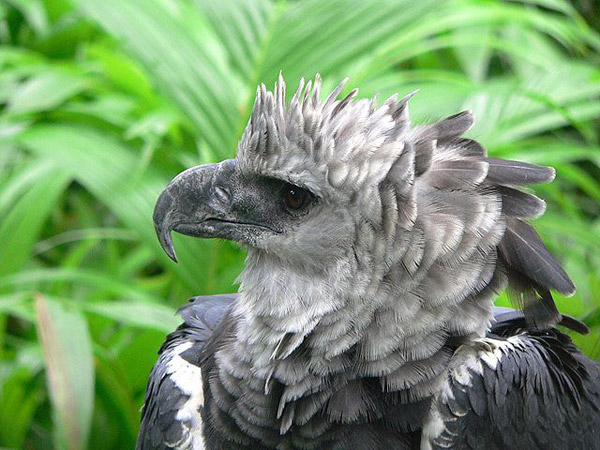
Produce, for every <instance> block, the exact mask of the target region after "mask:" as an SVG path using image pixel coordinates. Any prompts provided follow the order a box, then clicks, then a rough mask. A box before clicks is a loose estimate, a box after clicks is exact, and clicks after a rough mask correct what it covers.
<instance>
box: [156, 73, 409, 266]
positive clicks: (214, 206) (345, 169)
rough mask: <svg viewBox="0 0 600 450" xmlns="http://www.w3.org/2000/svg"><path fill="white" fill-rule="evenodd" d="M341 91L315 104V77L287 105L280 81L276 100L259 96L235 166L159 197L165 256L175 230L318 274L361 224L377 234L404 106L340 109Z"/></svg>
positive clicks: (182, 182) (181, 183)
mask: <svg viewBox="0 0 600 450" xmlns="http://www.w3.org/2000/svg"><path fill="white" fill-rule="evenodd" d="M345 83H346V80H344V81H343V82H342V83H340V84H339V85H338V86H337V87H336V89H335V90H334V91H333V92H332V93H331V94H330V95H329V96H328V97H327V98H326V99H325V100H324V101H323V100H321V98H320V89H321V80H320V77H318V76H317V77H316V79H315V82H314V85H312V82H311V81H309V82H308V83H307V85H305V84H304V81H303V80H302V81H301V82H300V86H299V88H298V90H297V91H296V93H295V95H294V96H293V98H292V100H291V102H290V103H289V105H286V102H285V95H286V94H285V92H286V89H285V82H284V81H283V78H282V77H281V76H280V78H279V81H278V82H277V84H276V86H275V90H274V92H269V91H267V89H266V88H265V86H264V85H262V86H260V87H259V88H258V90H257V96H256V102H255V105H254V109H253V111H252V115H251V118H250V120H249V122H248V125H247V127H246V130H245V132H244V135H243V137H242V139H241V140H240V143H239V145H238V153H237V158H236V159H233V160H227V161H224V162H222V163H220V164H211V165H205V166H199V167H195V168H192V169H189V170H187V171H185V172H183V173H182V174H180V175H179V176H178V177H176V178H175V179H174V180H173V182H172V183H171V184H170V186H169V187H168V188H167V189H166V190H165V192H164V193H163V194H162V196H161V199H160V200H159V202H158V204H157V207H156V212H155V222H156V227H157V231H158V234H159V236H160V238H161V243H162V244H163V246H164V247H165V249H166V250H167V253H168V254H169V255H170V256H171V257H174V252H173V248H172V243H171V238H170V236H169V232H170V230H171V229H173V230H175V231H177V232H180V233H183V234H188V235H192V236H202V237H218V238H225V239H232V240H235V241H238V242H240V243H243V244H245V245H247V246H250V247H252V248H255V249H259V250H261V251H264V252H267V253H269V254H272V255H274V256H278V257H280V258H281V260H282V261H288V262H290V263H292V264H291V265H292V266H293V267H292V269H297V270H302V269H307V270H315V269H316V270H323V269H324V268H325V267H324V266H325V265H327V264H328V262H330V261H331V260H332V259H338V258H340V257H342V256H344V255H350V254H351V250H352V248H353V246H354V244H355V239H356V233H357V226H358V225H359V224H361V223H363V222H365V221H367V222H369V223H370V224H371V225H372V226H373V227H375V228H378V229H380V228H381V227H382V220H383V217H382V216H383V213H382V208H381V200H380V195H379V189H380V184H381V182H382V180H383V179H384V178H385V177H386V176H388V175H389V172H390V168H391V167H392V164H393V163H394V162H395V161H397V160H398V157H399V156H400V154H401V153H402V152H403V149H404V147H405V141H404V139H403V134H404V132H405V131H406V130H407V129H408V127H409V124H408V114H407V104H406V103H407V100H408V97H406V98H405V99H403V100H402V101H397V100H396V99H395V97H392V98H390V99H389V100H388V101H386V102H385V103H384V104H383V105H382V106H377V104H376V102H375V100H374V99H372V100H358V101H353V99H354V97H355V95H356V93H357V90H353V91H352V92H351V93H350V94H349V95H347V96H346V97H345V98H343V99H342V100H338V99H337V97H338V95H339V93H340V91H341V90H342V88H343V86H344V84H345ZM407 163H410V161H407ZM407 172H409V170H408V168H407ZM402 175H407V174H404V173H403V174H402ZM408 181H409V182H411V181H410V180H408ZM382 232H383V230H382Z"/></svg>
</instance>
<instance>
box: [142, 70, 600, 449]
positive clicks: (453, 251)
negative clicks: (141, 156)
mask: <svg viewBox="0 0 600 450" xmlns="http://www.w3.org/2000/svg"><path fill="white" fill-rule="evenodd" d="M344 83H345V82H342V83H340V85H338V86H337V87H336V88H335V89H334V90H333V92H331V94H329V95H328V96H327V97H326V98H325V99H324V100H323V99H322V97H321V92H320V90H321V80H320V79H319V77H316V78H315V81H314V83H312V82H311V81H309V82H308V83H306V85H305V84H304V81H301V82H300V86H299V88H298V90H297V91H296V93H295V94H294V95H293V97H292V99H291V101H290V102H289V104H288V103H286V100H285V97H286V88H285V83H284V81H283V79H282V77H281V76H280V78H279V81H278V82H277V84H276V85H275V89H274V91H273V92H270V91H268V90H267V89H266V88H265V86H264V85H262V86H260V87H259V88H258V91H257V96H256V101H255V104H254V109H253V111H252V114H251V117H250V120H249V122H248V125H247V127H246V129H245V132H244V134H243V137H242V138H241V140H240V142H239V145H238V150H237V157H236V158H235V159H231V160H226V161H223V162H221V163H219V164H208V165H202V166H198V167H194V168H191V169H189V170H186V171H184V172H183V173H181V174H179V175H178V176H177V177H175V179H174V180H173V181H172V182H171V183H170V184H169V185H168V186H167V188H166V189H165V190H164V191H163V193H162V194H161V196H160V198H159V199H158V202H157V204H156V208H155V213H154V222H155V227H156V231H157V234H158V237H159V240H160V243H161V245H162V247H163V248H164V250H165V251H166V253H167V254H168V255H169V256H170V257H171V258H172V259H173V260H176V257H175V252H174V248H173V243H172V238H171V231H176V232H178V233H182V234H186V235H190V236H197V237H204V238H222V239H230V240H233V241H236V242H238V243H241V244H242V245H244V246H245V247H247V249H248V255H247V260H246V266H245V269H244V271H243V273H242V274H241V275H240V289H239V294H235V295H224V296H213V297H195V298H193V299H192V300H191V301H190V303H189V304H188V305H186V306H184V307H183V308H182V309H181V310H180V314H181V316H182V317H183V319H184V323H183V325H181V326H180V327H179V328H178V329H177V330H176V331H174V332H173V333H171V334H170V335H169V336H168V337H167V340H166V342H165V343H164V345H163V346H162V348H161V350H160V357H159V360H158V362H157V363H156V365H155V367H154V369H153V371H152V373H151V376H150V380H149V383H148V389H147V394H146V401H145V405H144V408H143V418H142V427H141V431H140V435H139V438H138V443H137V448H138V449H171V448H174V449H194V450H199V449H210V450H220V449H254V450H261V449H279V450H284V449H290V450H291V449H298V450H300V449H302V450H305V449H340V450H341V449H357V450H376V449H377V450H384V449H385V450H387V449H397V450H400V449H415V448H421V449H442V448H444V449H445V448H452V449H519V450H521V449H569V450H573V449H599V448H600V416H599V410H600V366H599V365H598V364H597V363H595V362H593V361H591V360H589V359H587V358H586V357H584V356H583V355H582V354H581V353H580V352H579V351H578V350H577V349H576V348H575V346H574V345H573V344H572V343H571V341H570V339H569V338H568V337H567V336H566V335H565V334H563V333H562V332H560V331H558V330H557V329H556V328H555V327H554V326H555V325H556V324H558V323H562V324H563V325H566V326H567V327H570V328H572V329H574V330H576V331H580V332H585V331H586V328H585V325H583V324H581V323H580V322H578V321H576V320H574V319H572V318H569V317H567V316H563V315H561V314H560V313H559V312H558V311H557V309H556V307H555V305H554V301H553V299H552V296H551V293H550V290H555V291H558V292H561V293H563V294H566V295H569V294H572V293H573V292H574V289H575V287H574V285H573V283H572V282H571V280H570V279H569V277H568V275H567V274H566V273H565V271H564V270H563V269H562V268H561V267H560V265H559V264H558V263H557V262H556V260H555V259H554V258H553V257H552V256H551V255H550V253H549V251H548V250H547V249H546V247H545V246H544V244H543V243H542V241H541V240H540V238H539V237H538V235H537V234H536V232H535V231H534V229H533V228H532V227H531V226H530V225H529V224H528V223H527V221H526V220H527V219H530V218H535V217H538V216H540V215H541V214H543V212H544V209H545V204H544V202H543V201H542V200H540V199H539V198H537V197H536V196H534V195H532V194H530V193H528V192H525V191H523V190H521V189H520V187H521V186H524V185H530V184H536V183H545V182H549V181H551V180H552V179H553V178H554V170H553V169H552V168H549V167H541V166H536V165H532V164H526V163H522V162H517V161H507V160H502V159H495V158H490V157H487V156H486V153H485V151H484V149H483V148H482V147H481V145H480V144H478V143H477V142H476V141H474V140H471V139H466V138H463V137H461V136H462V135H463V133H464V132H465V131H466V130H467V129H469V127H470V126H471V125H472V122H473V119H472V116H471V114H470V113H469V112H461V113H459V114H456V115H454V116H451V117H448V118H446V119H444V120H442V121H440V122H437V123H434V124H430V125H424V126H411V123H410V121H409V116H408V105H407V103H408V100H409V98H410V97H411V95H408V96H406V97H404V98H403V99H401V100H398V99H397V97H395V96H394V97H391V98H389V99H388V100H387V101H385V102H384V103H383V105H378V103H377V102H376V99H371V100H367V99H360V100H357V99H355V97H356V94H357V90H353V91H352V92H350V94H348V95H347V96H346V97H344V98H343V99H339V94H340V92H341V90H342V89H343V86H344ZM199 270H201V268H200V269H199ZM506 286H508V289H509V290H510V293H511V295H512V297H513V298H515V299H516V300H517V302H518V303H520V304H521V305H522V307H523V312H521V311H516V310H509V309H498V308H494V307H493V306H492V304H493V300H494V298H495V297H496V295H497V294H498V293H499V291H501V290H502V289H504V288H505V287H506Z"/></svg>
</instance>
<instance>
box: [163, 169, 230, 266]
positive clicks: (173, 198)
mask: <svg viewBox="0 0 600 450" xmlns="http://www.w3.org/2000/svg"><path fill="white" fill-rule="evenodd" d="M232 163H233V161H232V160H229V161H224V162H222V163H220V164H205V165H202V166H196V167H192V168H191V169H188V170H186V171H184V172H182V173H180V174H179V175H177V176H176V177H175V178H174V179H173V180H172V181H171V182H170V183H169V185H168V186H167V187H166V188H165V190H164V191H162V193H161V194H160V196H159V197H158V201H157V202H156V206H155V207H154V216H153V219H154V229H155V230H156V234H157V236H158V240H159V242H160V245H161V247H162V248H163V250H164V251H165V253H166V254H167V255H168V256H169V258H171V259H172V260H173V261H175V262H177V255H176V254H175V248H174V246H173V237H172V235H171V232H172V231H177V232H179V233H182V234H187V235H190V236H204V234H203V233H201V232H200V231H199V230H198V224H202V223H203V222H204V221H205V220H206V219H207V218H210V217H218V216H219V215H220V214H222V211H223V206H224V205H223V200H225V198H224V197H225V196H224V194H223V188H218V187H217V188H215V179H216V178H221V177H220V175H222V174H223V172H231V170H230V166H232V165H233V164H232ZM228 169H229V170H228ZM215 190H216V191H217V195H215ZM219 194H220V195H219ZM206 237H210V236H206Z"/></svg>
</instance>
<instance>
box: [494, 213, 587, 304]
mask: <svg viewBox="0 0 600 450" xmlns="http://www.w3.org/2000/svg"><path fill="white" fill-rule="evenodd" d="M499 249H500V252H501V255H502V257H503V259H504V260H505V261H506V263H507V264H508V266H509V267H510V268H512V269H514V270H516V271H518V272H519V273H521V274H523V275H525V276H527V277H528V278H531V279H532V280H534V281H535V282H536V283H537V284H539V285H540V286H542V287H543V288H551V289H554V290H556V291H558V292H560V293H561V294H564V295H573V294H574V293H575V285H574V284H573V282H572V281H571V279H570V278H569V276H568V275H567V273H566V272H565V271H564V269H563V268H562V267H561V266H560V264H559V263H558V262H557V261H556V260H555V259H554V257H553V256H552V254H551V253H550V251H548V249H547V248H546V246H545V245H544V243H543V242H542V240H541V239H540V237H539V236H538V234H537V233H536V231H535V230H534V229H533V227H532V226H531V225H529V224H528V223H525V222H523V221H522V220H519V219H516V218H512V217H509V218H507V219H506V232H505V234H504V238H503V239H502V242H501V243H500V245H499Z"/></svg>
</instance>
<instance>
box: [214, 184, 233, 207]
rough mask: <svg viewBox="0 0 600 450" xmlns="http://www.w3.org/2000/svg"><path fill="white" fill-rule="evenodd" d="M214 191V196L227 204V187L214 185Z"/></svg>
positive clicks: (229, 194)
mask: <svg viewBox="0 0 600 450" xmlns="http://www.w3.org/2000/svg"><path fill="white" fill-rule="evenodd" d="M214 193H215V196H216V197H217V198H218V199H219V201H221V202H222V203H225V204H229V203H230V201H231V193H230V192H229V191H228V190H227V189H225V188H223V187H221V186H215V187H214Z"/></svg>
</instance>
